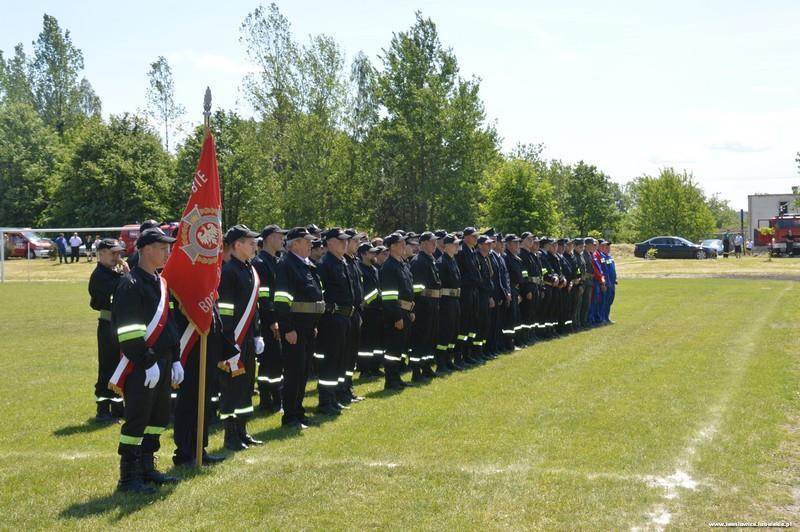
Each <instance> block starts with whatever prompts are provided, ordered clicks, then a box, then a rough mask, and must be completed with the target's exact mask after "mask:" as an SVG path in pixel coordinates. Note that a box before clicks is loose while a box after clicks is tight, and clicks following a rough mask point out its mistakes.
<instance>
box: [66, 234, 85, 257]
mask: <svg viewBox="0 0 800 532" xmlns="http://www.w3.org/2000/svg"><path fill="white" fill-rule="evenodd" d="M81 244H83V240H81V237H79V236H78V233H72V236H71V237H69V247H70V248H72V255H70V260H69V262H70V263H73V262H80V259H81Z"/></svg>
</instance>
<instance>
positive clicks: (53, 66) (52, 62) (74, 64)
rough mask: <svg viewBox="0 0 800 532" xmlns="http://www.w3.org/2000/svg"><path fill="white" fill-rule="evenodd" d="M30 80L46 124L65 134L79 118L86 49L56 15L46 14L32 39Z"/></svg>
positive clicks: (37, 104)
mask: <svg viewBox="0 0 800 532" xmlns="http://www.w3.org/2000/svg"><path fill="white" fill-rule="evenodd" d="M33 50H34V56H33V61H32V63H31V68H30V72H31V80H32V86H33V94H34V98H35V101H36V108H37V110H38V111H39V114H40V115H41V117H42V119H43V120H44V121H45V123H46V124H48V125H49V126H51V127H53V128H54V129H55V130H56V132H57V133H58V134H59V135H60V136H63V135H64V132H65V131H66V130H67V129H69V128H70V127H72V126H73V125H75V124H76V123H77V122H79V120H80V116H81V115H82V113H81V108H80V94H81V92H80V85H79V82H78V76H79V74H80V72H81V71H82V70H83V53H82V52H81V51H80V50H79V49H78V48H76V47H75V46H74V45H73V44H72V38H71V37H70V33H69V30H66V31H64V32H62V31H61V28H60V27H59V25H58V21H57V20H56V19H55V17H52V16H50V15H47V14H45V15H44V18H43V23H42V31H41V33H39V37H38V39H37V40H36V41H35V42H34V43H33Z"/></svg>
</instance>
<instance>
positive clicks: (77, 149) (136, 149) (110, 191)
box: [48, 113, 180, 226]
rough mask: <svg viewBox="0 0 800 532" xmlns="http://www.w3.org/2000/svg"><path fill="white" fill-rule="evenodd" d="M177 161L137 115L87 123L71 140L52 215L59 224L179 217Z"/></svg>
mask: <svg viewBox="0 0 800 532" xmlns="http://www.w3.org/2000/svg"><path fill="white" fill-rule="evenodd" d="M173 174H174V167H173V162H172V160H171V158H170V156H169V154H168V153H167V152H165V151H164V148H163V147H162V146H161V142H160V140H159V138H158V135H157V134H156V133H155V131H153V129H152V128H151V127H150V126H149V125H148V124H147V121H146V120H145V119H144V118H142V117H139V116H135V115H129V114H127V113H126V114H123V115H121V116H112V117H111V119H110V120H109V123H108V124H105V123H104V122H103V121H102V120H100V119H99V118H94V119H89V120H86V121H85V122H84V123H83V124H82V125H81V126H79V127H78V128H76V129H75V130H74V132H71V133H70V135H68V137H67V146H66V156H65V161H64V163H63V165H62V169H61V178H60V180H59V182H58V183H57V185H56V187H55V192H54V194H53V198H54V201H53V202H52V203H51V205H50V209H49V211H48V212H49V215H50V217H51V219H52V221H53V223H55V224H65V225H66V224H68V225H87V226H89V225H121V224H125V223H131V222H134V221H141V220H144V219H146V218H155V219H157V220H164V219H175V218H176V217H177V216H178V215H179V214H180V212H176V211H175V210H173V209H172V208H171V206H170V205H169V204H168V198H169V197H170V194H171V193H172V192H173V191H172V185H173V182H174V177H173Z"/></svg>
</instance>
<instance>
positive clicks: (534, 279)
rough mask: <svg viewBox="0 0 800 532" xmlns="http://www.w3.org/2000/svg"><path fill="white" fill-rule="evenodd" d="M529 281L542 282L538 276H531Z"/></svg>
mask: <svg viewBox="0 0 800 532" xmlns="http://www.w3.org/2000/svg"><path fill="white" fill-rule="evenodd" d="M530 282H531V283H533V284H542V280H541V279H539V278H538V277H531V279H530Z"/></svg>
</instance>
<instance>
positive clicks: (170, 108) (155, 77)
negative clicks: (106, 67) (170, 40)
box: [147, 55, 186, 151]
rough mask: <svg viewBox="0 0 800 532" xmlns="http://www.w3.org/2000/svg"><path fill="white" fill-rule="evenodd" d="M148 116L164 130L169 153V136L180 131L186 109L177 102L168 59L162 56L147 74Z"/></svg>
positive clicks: (165, 144) (152, 64) (154, 62)
mask: <svg viewBox="0 0 800 532" xmlns="http://www.w3.org/2000/svg"><path fill="white" fill-rule="evenodd" d="M147 79H148V80H149V82H150V85H149V86H148V88H147V114H148V115H149V116H150V117H152V118H153V119H155V120H157V121H158V122H159V123H160V124H161V126H162V127H163V128H164V129H163V130H164V147H165V148H166V150H167V151H169V135H170V132H172V131H177V130H179V129H180V128H179V126H180V119H181V117H182V116H183V115H184V114H185V113H186V108H185V107H183V106H182V105H180V104H179V103H178V102H176V101H175V80H174V79H173V77H172V69H171V68H170V66H169V63H168V62H167V59H166V58H165V57H164V56H163V55H162V56H159V57H158V59H156V60H155V61H153V62H152V63H150V70H149V71H148V72H147Z"/></svg>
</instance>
